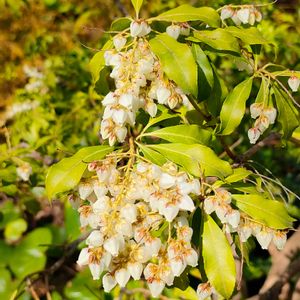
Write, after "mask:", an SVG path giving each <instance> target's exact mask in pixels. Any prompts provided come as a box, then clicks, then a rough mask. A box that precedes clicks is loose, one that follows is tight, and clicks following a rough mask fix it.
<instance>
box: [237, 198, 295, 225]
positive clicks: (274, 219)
mask: <svg viewBox="0 0 300 300" xmlns="http://www.w3.org/2000/svg"><path fill="white" fill-rule="evenodd" d="M232 197H233V199H234V200H235V205H236V206H237V207H238V208H239V209H241V210H242V211H243V212H245V213H246V214H248V215H249V216H250V217H252V218H253V219H254V220H257V221H259V222H261V223H263V224H265V225H267V226H269V227H271V228H274V229H285V228H291V227H292V226H293V221H294V219H293V218H292V217H290V216H289V215H288V212H287V209H286V207H285V205H284V204H283V203H281V202H279V201H274V200H269V199H266V198H264V197H263V196H261V195H259V194H251V195H239V194H233V195H232Z"/></svg>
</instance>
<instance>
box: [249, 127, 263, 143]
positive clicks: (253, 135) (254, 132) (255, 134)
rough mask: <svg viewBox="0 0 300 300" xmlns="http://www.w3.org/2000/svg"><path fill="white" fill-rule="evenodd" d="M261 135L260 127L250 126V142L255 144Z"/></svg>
mask: <svg viewBox="0 0 300 300" xmlns="http://www.w3.org/2000/svg"><path fill="white" fill-rule="evenodd" d="M260 135H261V132H260V130H259V129H258V128H255V127H254V128H250V129H249V130H248V138H249V141H250V144H255V143H256V142H257V140H258V139H259V137H260Z"/></svg>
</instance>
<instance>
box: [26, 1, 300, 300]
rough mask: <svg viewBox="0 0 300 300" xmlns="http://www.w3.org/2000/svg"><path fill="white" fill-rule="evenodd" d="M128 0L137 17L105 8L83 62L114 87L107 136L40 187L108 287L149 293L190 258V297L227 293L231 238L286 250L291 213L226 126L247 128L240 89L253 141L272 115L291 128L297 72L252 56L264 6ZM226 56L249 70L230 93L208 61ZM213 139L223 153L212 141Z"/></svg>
mask: <svg viewBox="0 0 300 300" xmlns="http://www.w3.org/2000/svg"><path fill="white" fill-rule="evenodd" d="M132 4H133V6H134V8H135V11H136V18H135V19H132V18H121V19H118V20H116V21H114V22H113V24H112V26H111V31H110V33H111V38H110V39H108V40H107V42H106V44H105V45H104V46H103V48H102V49H101V51H99V52H98V53H96V54H95V56H94V57H93V58H92V60H91V62H90V68H91V71H92V75H93V84H94V86H95V87H98V88H99V87H102V88H104V87H106V88H107V89H109V92H108V93H107V95H106V96H105V97H104V98H103V100H102V104H103V106H104V112H103V115H102V120H101V130H100V132H101V137H102V140H103V144H102V145H100V146H91V147H86V148H82V149H81V150H79V151H78V152H77V153H76V154H75V155H73V156H71V157H69V158H65V159H63V160H61V161H60V162H59V163H57V164H55V165H53V166H52V167H51V168H50V170H49V172H48V175H47V179H46V188H47V192H48V196H49V197H50V198H51V197H52V196H53V195H55V194H57V193H61V192H69V194H70V195H69V198H70V201H71V203H72V204H73V206H74V207H75V208H76V209H78V212H79V215H80V223H81V229H82V230H87V231H88V237H87V239H86V245H87V246H86V247H84V248H83V249H82V250H81V252H80V255H79V258H78V264H79V265H80V266H85V265H88V266H89V269H90V271H91V274H92V277H93V279H95V280H98V279H100V280H101V282H102V285H103V288H104V290H105V291H107V292H108V291H110V290H112V289H113V288H114V287H115V286H116V285H119V286H120V287H125V286H126V284H127V283H128V281H129V280H130V278H132V279H134V280H140V279H143V280H145V281H146V282H147V284H148V287H149V289H150V292H151V295H152V296H153V297H158V296H159V295H160V294H161V293H162V292H163V289H164V287H165V286H172V285H174V284H175V281H174V280H175V278H176V277H180V278H181V277H186V274H187V273H189V272H193V270H195V268H198V269H200V272H201V276H200V278H201V283H200V282H199V285H198V288H197V295H198V297H199V299H205V298H207V297H209V296H210V295H212V294H216V295H221V296H222V297H224V298H226V299H228V298H230V297H231V295H232V294H233V292H234V289H235V287H236V267H235V262H234V257H233V251H236V250H234V249H235V248H238V249H239V251H238V252H239V254H240V255H241V256H244V251H245V248H246V246H244V245H245V244H246V245H247V241H248V239H249V238H250V236H251V235H252V236H254V237H255V238H256V240H257V241H258V243H259V244H260V245H261V247H262V249H267V248H268V247H269V245H270V243H271V242H272V243H274V245H275V246H276V247H277V248H278V249H282V248H283V246H284V244H285V241H286V234H287V232H288V230H289V229H290V228H292V226H293V224H292V222H293V221H294V219H293V218H292V217H290V216H289V214H288V212H287V209H286V206H285V204H284V203H283V202H282V201H279V200H278V199H274V198H273V195H272V193H270V191H269V190H268V189H267V188H266V189H264V188H263V187H262V186H260V185H259V180H260V176H259V174H257V172H256V171H255V168H253V167H252V166H251V164H250V165H249V164H246V162H247V159H248V156H247V155H245V154H240V155H238V156H237V155H235V154H234V153H233V152H232V150H231V149H230V147H228V146H227V144H226V140H225V137H226V136H230V135H231V136H232V135H234V134H235V133H236V132H238V131H239V130H242V129H243V128H242V127H241V126H240V125H241V122H242V120H243V118H244V116H245V115H247V114H248V110H247V109H246V103H247V100H248V99H249V98H255V101H254V102H253V103H252V104H251V105H250V106H249V107H250V114H251V118H253V119H255V122H254V126H253V127H250V126H252V125H251V124H248V128H247V129H248V137H249V144H255V143H256V142H257V141H258V140H259V139H260V137H261V136H262V135H266V133H267V132H269V133H270V130H271V127H272V129H273V130H274V131H277V132H279V133H280V136H281V137H282V140H283V142H284V141H286V140H288V139H289V138H290V137H291V135H292V133H293V131H294V130H295V129H296V128H297V127H298V126H299V112H298V111H297V108H296V106H297V107H299V104H298V103H297V102H296V100H295V99H294V97H293V95H292V92H295V91H296V90H297V89H298V87H299V82H300V73H299V72H296V71H290V70H286V69H285V68H284V67H282V66H279V65H274V64H271V63H264V61H263V60H261V57H260V54H261V53H262V52H263V47H267V46H268V47H269V46H270V42H269V41H268V40H267V39H266V38H265V37H264V36H263V35H262V33H261V32H260V31H259V30H258V29H257V28H256V27H253V25H254V24H256V23H259V22H260V21H261V19H262V15H261V13H260V12H259V8H258V7H256V6H233V5H232V6H226V7H223V8H221V9H220V10H218V11H216V10H214V9H212V8H209V7H200V8H195V7H192V6H189V5H182V6H180V7H177V8H174V9H171V10H169V11H166V12H164V13H162V14H160V15H158V16H156V17H151V18H149V19H140V18H139V12H140V8H141V6H142V1H136V0H133V1H132ZM170 23H171V24H170ZM230 59H234V60H235V61H236V64H237V66H238V68H239V69H240V70H241V71H242V70H246V71H247V72H248V74H249V75H248V78H246V79H245V80H244V81H242V82H240V83H239V84H237V85H236V86H235V87H234V89H233V90H232V91H230V92H227V91H226V88H225V87H224V81H223V80H222V79H221V78H220V77H219V75H218V70H217V68H216V67H215V66H214V63H215V62H216V61H217V60H224V61H225V60H230ZM284 77H286V78H289V79H288V82H287V84H288V86H289V87H288V86H287V85H285V84H284V83H283V82H282V79H281V78H284ZM254 82H259V84H260V88H259V90H258V92H257V93H256V92H255V91H254V89H253V83H254ZM248 123H249V122H248ZM218 143H221V144H222V145H223V147H224V149H225V150H226V152H227V154H228V156H229V157H230V159H231V164H230V163H229V161H226V160H223V159H221V158H220V157H218V155H217V154H216V153H215V151H214V150H215V148H217V147H218ZM254 147H256V146H254ZM249 151H250V150H249ZM23 176H24V175H23ZM220 270H222V272H220Z"/></svg>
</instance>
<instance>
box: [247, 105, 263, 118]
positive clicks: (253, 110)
mask: <svg viewBox="0 0 300 300" xmlns="http://www.w3.org/2000/svg"><path fill="white" fill-rule="evenodd" d="M262 111H263V104H262V103H253V104H251V105H250V114H251V118H253V119H256V118H257V117H259V116H260V115H261V114H262Z"/></svg>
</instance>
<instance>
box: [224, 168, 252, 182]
mask: <svg viewBox="0 0 300 300" xmlns="http://www.w3.org/2000/svg"><path fill="white" fill-rule="evenodd" d="M251 174H252V172H251V171H249V170H247V169H245V168H237V169H233V174H231V175H229V176H228V177H226V178H225V180H224V181H225V182H226V183H233V182H237V181H240V180H243V179H245V178H246V177H248V176H249V175H251Z"/></svg>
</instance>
